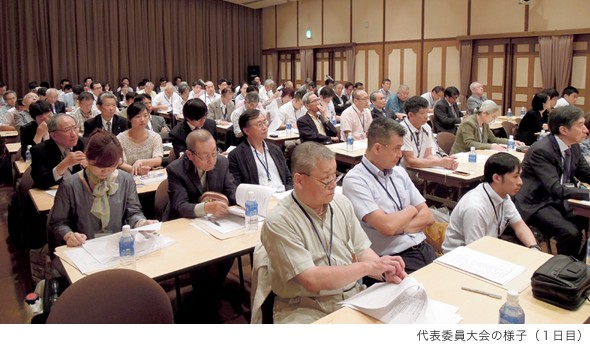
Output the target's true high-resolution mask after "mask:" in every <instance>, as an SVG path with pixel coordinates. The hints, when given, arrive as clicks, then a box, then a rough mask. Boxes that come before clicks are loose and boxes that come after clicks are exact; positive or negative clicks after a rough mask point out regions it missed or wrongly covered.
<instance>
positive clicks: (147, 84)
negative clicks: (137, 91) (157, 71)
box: [145, 81, 154, 86]
mask: <svg viewBox="0 0 590 350" xmlns="http://www.w3.org/2000/svg"><path fill="white" fill-rule="evenodd" d="M150 85H151V86H154V83H152V82H151V81H148V82H147V83H145V86H150Z"/></svg>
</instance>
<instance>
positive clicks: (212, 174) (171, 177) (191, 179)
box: [164, 155, 236, 220]
mask: <svg viewBox="0 0 590 350" xmlns="http://www.w3.org/2000/svg"><path fill="white" fill-rule="evenodd" d="M228 166H229V162H228V160H227V158H225V157H224V156H222V155H218V156H217V163H216V164H215V167H214V168H213V170H211V171H209V172H207V188H203V186H201V180H200V179H199V174H198V172H197V171H196V169H195V165H194V164H193V162H191V161H190V159H188V157H187V156H186V155H185V156H183V157H182V158H179V159H176V160H175V161H173V162H172V163H171V164H170V165H168V166H167V167H166V171H167V172H168V196H169V197H170V205H169V206H168V208H167V213H166V214H165V215H164V217H165V218H167V219H168V220H173V219H177V218H194V217H195V205H196V204H197V203H199V197H201V195H202V194H203V193H205V192H207V191H213V192H218V193H222V194H224V195H225V196H226V197H227V199H228V200H229V204H230V205H234V204H236V184H235V183H234V178H233V176H231V174H230V172H229V171H228Z"/></svg>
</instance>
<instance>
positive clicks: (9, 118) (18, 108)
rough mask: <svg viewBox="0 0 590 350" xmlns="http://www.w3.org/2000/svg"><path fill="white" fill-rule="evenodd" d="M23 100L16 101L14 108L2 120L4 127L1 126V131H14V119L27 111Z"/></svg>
mask: <svg viewBox="0 0 590 350" xmlns="http://www.w3.org/2000/svg"><path fill="white" fill-rule="evenodd" d="M23 100H24V99H22V98H19V99H17V100H16V102H15V104H14V107H12V108H10V109H9V110H7V111H6V113H5V114H4V117H3V118H2V125H1V126H0V130H2V131H14V130H16V129H15V128H14V117H15V116H16V115H17V114H18V113H19V112H22V111H24V110H25V105H24V104H23Z"/></svg>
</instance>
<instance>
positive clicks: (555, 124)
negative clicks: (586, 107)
mask: <svg viewBox="0 0 590 350" xmlns="http://www.w3.org/2000/svg"><path fill="white" fill-rule="evenodd" d="M583 116H584V112H583V111H582V110H581V109H580V108H578V107H575V106H564V107H559V108H555V109H553V112H551V114H550V115H549V131H551V133H552V134H553V135H556V136H557V135H559V134H560V131H559V128H560V127H562V126H565V127H566V128H568V129H571V128H572V125H574V122H576V121H578V119H580V118H581V117H583Z"/></svg>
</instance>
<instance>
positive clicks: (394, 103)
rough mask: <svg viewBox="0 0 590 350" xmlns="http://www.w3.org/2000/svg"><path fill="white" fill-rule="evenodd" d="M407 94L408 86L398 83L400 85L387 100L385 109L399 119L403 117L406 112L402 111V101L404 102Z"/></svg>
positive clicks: (408, 92) (408, 91)
mask: <svg viewBox="0 0 590 350" xmlns="http://www.w3.org/2000/svg"><path fill="white" fill-rule="evenodd" d="M409 95H410V88H409V87H408V86H407V85H400V87H399V88H398V89H397V93H396V94H395V95H393V96H391V97H390V98H389V100H387V104H386V105H385V109H389V110H390V111H392V112H393V113H395V115H396V116H397V117H398V118H400V119H403V118H405V117H406V114H405V111H404V102H406V100H407V99H408V96H409Z"/></svg>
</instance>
